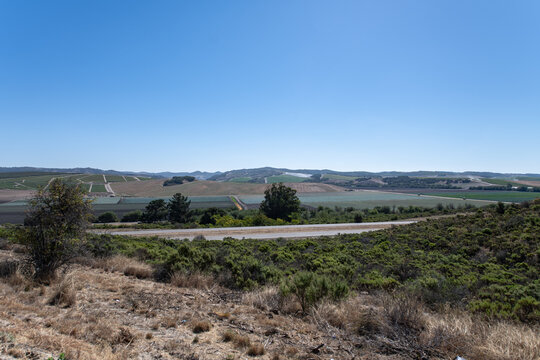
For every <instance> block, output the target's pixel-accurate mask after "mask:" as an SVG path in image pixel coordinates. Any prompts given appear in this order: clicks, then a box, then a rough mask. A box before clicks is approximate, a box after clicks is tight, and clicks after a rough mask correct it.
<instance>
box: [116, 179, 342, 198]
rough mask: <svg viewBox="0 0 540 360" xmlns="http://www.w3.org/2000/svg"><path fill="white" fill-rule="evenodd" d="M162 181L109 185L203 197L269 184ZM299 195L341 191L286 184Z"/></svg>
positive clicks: (125, 190) (121, 191) (255, 190)
mask: <svg viewBox="0 0 540 360" xmlns="http://www.w3.org/2000/svg"><path fill="white" fill-rule="evenodd" d="M163 181H164V180H163V179H156V180H148V181H131V182H124V183H111V184H110V185H111V188H112V189H113V190H114V192H115V193H116V194H117V195H127V196H144V197H146V196H148V197H151V196H172V195H174V194H176V193H178V192H180V193H182V194H183V195H187V196H205V195H256V194H263V193H264V191H265V190H266V189H267V188H268V187H269V186H270V184H250V183H233V182H217V181H194V182H191V183H187V184H182V185H174V186H163ZM286 185H287V186H290V187H292V188H293V189H295V190H297V191H298V192H299V193H306V192H335V191H343V189H342V188H340V187H339V186H335V185H328V184H316V183H287V184H286Z"/></svg>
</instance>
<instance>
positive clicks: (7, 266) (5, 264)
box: [0, 259, 19, 278]
mask: <svg viewBox="0 0 540 360" xmlns="http://www.w3.org/2000/svg"><path fill="white" fill-rule="evenodd" d="M18 267H19V262H18V261H16V260H11V259H6V260H4V261H0V278H8V277H10V276H11V275H13V274H15V273H16V272H17V269H18Z"/></svg>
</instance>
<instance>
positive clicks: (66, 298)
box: [47, 277, 77, 307]
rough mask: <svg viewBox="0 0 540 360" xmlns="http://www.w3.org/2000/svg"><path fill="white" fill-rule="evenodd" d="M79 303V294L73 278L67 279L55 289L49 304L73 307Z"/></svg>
mask: <svg viewBox="0 0 540 360" xmlns="http://www.w3.org/2000/svg"><path fill="white" fill-rule="evenodd" d="M76 301H77V293H76V290H75V286H74V284H73V278H72V277H65V278H64V279H62V280H61V281H60V282H59V283H58V284H57V285H55V286H54V288H53V293H52V295H51V297H50V298H49V300H48V301H47V303H48V304H49V305H62V306H64V307H71V306H73V305H75V303H76Z"/></svg>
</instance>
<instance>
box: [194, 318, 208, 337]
mask: <svg viewBox="0 0 540 360" xmlns="http://www.w3.org/2000/svg"><path fill="white" fill-rule="evenodd" d="M211 328H212V324H211V323H210V322H209V321H206V320H202V321H195V322H194V323H193V325H192V327H191V329H192V330H193V332H194V333H195V334H199V333H202V332H207V331H210V329H211Z"/></svg>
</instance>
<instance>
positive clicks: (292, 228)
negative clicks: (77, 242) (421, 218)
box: [92, 220, 416, 240]
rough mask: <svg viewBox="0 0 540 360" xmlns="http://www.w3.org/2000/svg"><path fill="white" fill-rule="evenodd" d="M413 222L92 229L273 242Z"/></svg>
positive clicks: (163, 235) (171, 237)
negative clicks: (281, 239) (272, 240)
mask: <svg viewBox="0 0 540 360" xmlns="http://www.w3.org/2000/svg"><path fill="white" fill-rule="evenodd" d="M415 222H416V220H405V221H385V222H373V223H348V224H314V225H284V226H252V227H230V228H205V229H148V230H136V229H132V230H129V229H121V230H114V229H113V230H101V229H99V230H92V232H94V233H98V234H111V235H130V236H159V237H162V238H168V239H189V240H192V239H193V238H194V237H196V236H204V237H205V238H206V239H207V240H223V239H224V238H226V237H233V238H236V239H242V238H249V239H276V238H280V237H283V238H305V237H318V236H333V235H338V234H358V233H362V232H366V231H375V230H382V229H387V228H389V227H392V226H397V225H407V224H413V223H415Z"/></svg>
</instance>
